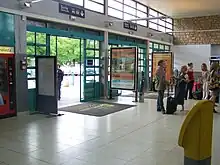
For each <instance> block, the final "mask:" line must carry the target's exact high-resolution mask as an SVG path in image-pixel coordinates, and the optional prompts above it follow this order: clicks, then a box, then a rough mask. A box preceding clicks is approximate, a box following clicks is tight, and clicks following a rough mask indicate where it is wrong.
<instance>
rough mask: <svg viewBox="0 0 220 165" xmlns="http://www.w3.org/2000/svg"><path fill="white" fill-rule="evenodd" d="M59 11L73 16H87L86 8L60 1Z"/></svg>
mask: <svg viewBox="0 0 220 165" xmlns="http://www.w3.org/2000/svg"><path fill="white" fill-rule="evenodd" d="M59 12H60V13H64V14H68V15H71V16H76V17H80V18H85V10H84V9H82V8H80V7H78V6H74V5H67V4H62V3H59Z"/></svg>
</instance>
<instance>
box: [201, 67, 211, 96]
mask: <svg viewBox="0 0 220 165" xmlns="http://www.w3.org/2000/svg"><path fill="white" fill-rule="evenodd" d="M201 70H202V84H203V85H202V89H203V99H208V97H209V86H208V85H209V71H208V67H207V65H206V64H205V63H203V64H202V65H201Z"/></svg>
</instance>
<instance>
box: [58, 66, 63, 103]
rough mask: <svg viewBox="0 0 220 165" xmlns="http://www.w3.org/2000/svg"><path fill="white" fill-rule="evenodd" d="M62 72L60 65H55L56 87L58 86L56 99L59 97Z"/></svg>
mask: <svg viewBox="0 0 220 165" xmlns="http://www.w3.org/2000/svg"><path fill="white" fill-rule="evenodd" d="M63 77H64V73H63V71H62V70H61V69H60V65H59V64H58V65H57V88H58V100H60V99H61V84H62V81H63Z"/></svg>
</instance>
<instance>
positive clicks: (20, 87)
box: [14, 15, 28, 112]
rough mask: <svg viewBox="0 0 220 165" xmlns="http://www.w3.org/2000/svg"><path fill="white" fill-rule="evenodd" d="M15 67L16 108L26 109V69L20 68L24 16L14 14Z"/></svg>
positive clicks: (24, 53)
mask: <svg viewBox="0 0 220 165" xmlns="http://www.w3.org/2000/svg"><path fill="white" fill-rule="evenodd" d="M14 20H15V27H14V28H15V67H16V105H17V106H16V109H17V112H23V111H28V85H27V70H21V69H20V61H21V60H25V59H26V58H27V56H26V24H27V21H26V17H24V16H18V15H15V19H14Z"/></svg>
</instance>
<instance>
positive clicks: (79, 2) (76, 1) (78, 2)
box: [63, 0, 83, 6]
mask: <svg viewBox="0 0 220 165" xmlns="http://www.w3.org/2000/svg"><path fill="white" fill-rule="evenodd" d="M63 1H66V2H69V3H73V4H76V5H79V6H83V0H63Z"/></svg>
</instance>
